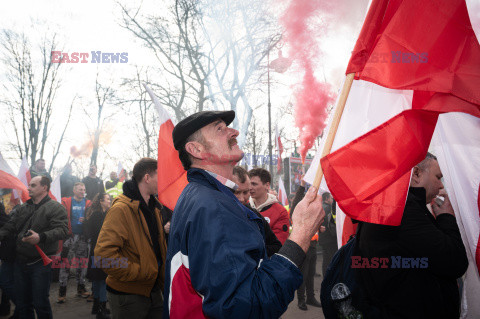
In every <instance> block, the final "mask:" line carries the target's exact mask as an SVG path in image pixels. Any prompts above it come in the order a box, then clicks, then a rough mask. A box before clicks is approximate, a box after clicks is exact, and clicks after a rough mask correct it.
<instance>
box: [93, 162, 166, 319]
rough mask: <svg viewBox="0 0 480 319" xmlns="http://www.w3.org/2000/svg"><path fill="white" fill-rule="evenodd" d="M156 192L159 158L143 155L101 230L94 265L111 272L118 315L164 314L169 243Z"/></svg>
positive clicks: (111, 296)
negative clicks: (164, 288)
mask: <svg viewBox="0 0 480 319" xmlns="http://www.w3.org/2000/svg"><path fill="white" fill-rule="evenodd" d="M156 193H157V161H156V160H154V159H151V158H142V159H141V160H140V161H138V162H137V163H136V164H135V166H134V167H133V178H132V180H129V181H126V182H125V183H124V184H123V194H122V195H119V196H118V197H117V198H115V200H114V202H113V205H112V207H111V208H110V209H109V210H108V212H107V216H106V217H105V221H104V223H103V226H102V230H101V231H100V235H99V237H98V241H97V246H96V247H95V257H94V259H95V260H94V261H93V266H94V267H101V268H102V269H103V270H104V271H105V272H106V273H107V275H108V277H107V295H108V300H109V302H110V307H111V309H112V316H113V318H114V319H115V318H161V317H162V307H163V306H162V303H163V297H162V290H163V284H164V281H165V255H166V243H165V234H164V231H163V227H162V220H161V214H160V208H161V205H160V203H159V202H158V200H157V199H156V198H155V197H154V195H155V194H156Z"/></svg>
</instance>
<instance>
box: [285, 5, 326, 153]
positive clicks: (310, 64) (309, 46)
mask: <svg viewBox="0 0 480 319" xmlns="http://www.w3.org/2000/svg"><path fill="white" fill-rule="evenodd" d="M320 10H324V11H328V10H331V8H330V7H329V3H328V2H327V1H323V2H322V1H320V0H308V1H295V0H292V1H291V2H290V4H289V5H288V7H287V9H286V10H285V13H284V14H283V16H282V18H281V22H282V24H283V26H284V27H285V41H286V42H287V43H288V44H289V46H290V56H291V57H293V58H294V59H295V60H297V61H298V62H299V65H300V67H301V68H302V69H303V70H304V71H305V73H304V76H303V81H302V84H301V88H300V89H298V90H297V92H296V93H295V99H296V102H297V103H296V107H295V125H296V126H297V127H298V128H299V129H300V142H301V147H300V155H301V156H302V161H305V156H306V155H307V151H308V150H309V149H310V148H311V147H312V145H313V143H314V142H315V138H316V137H317V136H319V135H320V134H321V133H322V131H323V129H324V128H325V126H326V123H325V120H326V118H327V108H328V106H329V105H330V104H331V103H332V102H334V100H335V95H334V94H333V93H332V90H331V86H330V85H329V84H328V83H321V82H319V81H318V80H317V79H316V78H315V75H314V71H313V70H314V65H315V63H314V62H315V59H318V58H319V56H320V55H321V50H320V45H319V44H318V43H317V41H316V40H315V37H318V36H319V35H322V33H325V31H326V30H324V28H322V27H316V28H314V29H313V28H311V27H310V25H311V23H312V21H313V19H315V18H316V19H318V16H319V12H320Z"/></svg>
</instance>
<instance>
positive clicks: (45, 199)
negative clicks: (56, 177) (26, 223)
mask: <svg viewBox="0 0 480 319" xmlns="http://www.w3.org/2000/svg"><path fill="white" fill-rule="evenodd" d="M49 200H50V196H48V194H47V195H46V196H45V197H44V198H43V199H42V200H41V201H40V203H38V204H34V203H33V200H32V199H31V198H30V199H29V200H27V202H26V203H27V204H29V205H35V208H38V207H40V206H42V205H43V204H45V203H46V202H48V201H49Z"/></svg>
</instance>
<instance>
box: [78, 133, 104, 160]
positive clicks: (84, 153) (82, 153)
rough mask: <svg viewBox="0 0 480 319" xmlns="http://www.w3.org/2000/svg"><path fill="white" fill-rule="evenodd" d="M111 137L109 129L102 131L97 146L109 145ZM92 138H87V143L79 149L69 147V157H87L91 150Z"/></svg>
mask: <svg viewBox="0 0 480 319" xmlns="http://www.w3.org/2000/svg"><path fill="white" fill-rule="evenodd" d="M112 136H113V131H112V130H111V129H104V130H103V131H102V132H101V133H100V137H99V140H98V146H99V147H100V146H102V145H107V144H110V141H111V139H112ZM93 139H94V138H93V136H89V137H88V141H87V142H85V143H83V144H82V146H80V148H77V147H76V146H72V147H70V155H71V156H72V157H74V158H77V157H81V156H89V155H90V154H91V153H92V150H93Z"/></svg>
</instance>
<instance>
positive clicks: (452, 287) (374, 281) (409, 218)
mask: <svg viewBox="0 0 480 319" xmlns="http://www.w3.org/2000/svg"><path fill="white" fill-rule="evenodd" d="M441 179H442V172H441V171H440V167H439V165H438V162H437V159H436V157H435V156H433V155H432V154H430V153H428V154H427V157H426V158H425V159H424V160H423V161H422V162H420V163H419V164H418V165H417V166H415V167H414V169H413V174H412V178H411V184H410V186H411V187H410V190H409V193H408V197H407V203H406V205H405V210H404V212H403V218H402V222H401V225H400V226H384V225H375V224H369V223H364V225H363V228H362V231H361V232H360V234H359V238H358V240H359V246H360V247H359V249H358V251H357V252H356V253H358V254H359V255H360V256H357V259H356V260H355V261H354V260H353V257H355V256H352V267H355V268H359V269H357V270H358V271H357V274H358V279H359V282H360V283H361V284H362V286H363V289H364V293H365V295H366V296H367V301H366V302H367V304H369V307H371V306H373V307H374V308H376V309H377V310H378V311H379V313H380V314H381V315H380V317H381V318H389V319H395V318H409V319H410V318H459V316H460V313H459V309H460V296H459V291H458V286H457V282H456V279H457V278H459V277H461V276H462V275H463V274H464V273H465V271H466V270H467V267H468V260H467V255H466V251H465V246H464V245H463V242H462V238H461V236H460V232H459V229H458V226H457V223H456V220H455V215H454V211H453V208H452V206H451V204H450V200H449V199H448V196H447V195H445V200H444V202H443V204H442V203H440V202H437V200H435V201H434V199H435V197H436V196H437V195H438V193H439V191H440V190H441V189H442V188H443V184H442V181H441ZM427 203H432V210H433V214H432V213H430V211H429V210H428V209H427V206H426V205H427ZM360 258H361V259H360ZM375 258H376V259H375ZM382 258H384V259H383V261H382ZM368 267H370V268H368Z"/></svg>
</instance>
